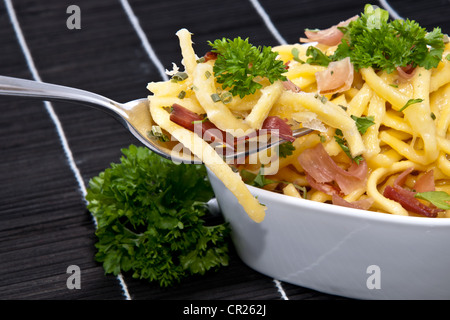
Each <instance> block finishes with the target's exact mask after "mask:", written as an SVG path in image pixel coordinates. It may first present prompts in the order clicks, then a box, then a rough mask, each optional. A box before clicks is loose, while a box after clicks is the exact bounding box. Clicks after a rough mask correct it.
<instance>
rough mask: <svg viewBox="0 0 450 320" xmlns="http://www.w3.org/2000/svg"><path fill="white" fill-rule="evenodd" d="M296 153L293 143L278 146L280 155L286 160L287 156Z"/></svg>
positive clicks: (288, 142)
mask: <svg viewBox="0 0 450 320" xmlns="http://www.w3.org/2000/svg"><path fill="white" fill-rule="evenodd" d="M294 151H295V146H294V144H293V143H292V142H291V141H287V142H283V143H281V144H280V145H279V146H278V155H279V156H280V157H281V158H286V157H287V156H290V155H292V153H293V152H294Z"/></svg>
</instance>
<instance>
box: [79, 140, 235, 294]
mask: <svg viewBox="0 0 450 320" xmlns="http://www.w3.org/2000/svg"><path fill="white" fill-rule="evenodd" d="M122 153H123V156H122V157H121V161H120V163H112V164H111V167H110V168H107V169H106V170H104V171H103V172H101V173H100V174H99V175H98V176H96V177H94V178H92V179H91V180H90V181H89V188H88V192H87V195H86V200H87V201H88V206H87V208H88V210H89V211H90V212H91V213H92V214H93V216H94V217H95V218H96V219H97V222H98V228H97V230H96V236H97V238H98V242H97V243H96V248H97V249H98V252H97V254H96V259H97V261H99V262H101V263H103V267H104V269H105V272H106V273H113V274H115V275H117V274H119V273H120V272H122V271H123V272H130V273H131V274H132V276H133V277H134V278H139V279H147V280H148V281H150V282H153V281H155V282H158V283H159V285H160V286H164V287H165V286H171V285H173V284H175V283H176V282H179V281H181V279H183V278H185V277H187V276H189V275H193V274H204V273H205V272H206V271H207V270H210V269H217V268H219V267H222V266H226V265H227V264H228V242H227V238H228V235H229V226H228V224H226V223H222V224H217V225H213V226H207V225H205V220H203V217H206V214H207V206H206V202H207V201H208V200H209V199H211V198H212V197H213V191H212V189H211V186H210V184H209V181H208V180H207V176H206V170H205V168H204V167H203V166H200V165H185V164H179V165H177V164H174V163H173V162H171V161H169V160H166V159H163V158H162V157H160V156H158V155H156V154H154V153H152V152H151V151H150V150H148V149H147V148H143V147H136V146H134V145H131V146H130V147H129V148H128V149H123V150H122Z"/></svg>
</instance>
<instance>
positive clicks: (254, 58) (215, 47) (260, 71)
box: [208, 37, 286, 98]
mask: <svg viewBox="0 0 450 320" xmlns="http://www.w3.org/2000/svg"><path fill="white" fill-rule="evenodd" d="M208 44H209V45H210V46H211V47H212V51H213V52H215V53H217V59H216V61H215V63H214V67H213V71H214V76H215V77H216V80H217V82H218V83H220V84H221V85H222V88H223V89H227V88H230V89H229V92H231V94H232V95H233V96H239V97H241V98H243V97H244V96H246V95H249V94H253V93H255V92H256V90H258V89H260V88H262V85H261V84H260V83H259V82H258V81H257V80H258V78H267V79H268V80H269V81H270V83H274V82H275V81H277V80H286V77H285V76H283V73H284V72H286V68H285V66H284V64H283V61H281V60H278V59H277V56H278V54H277V53H276V52H273V51H272V48H271V47H267V46H263V47H256V46H254V45H252V44H250V43H249V42H248V38H247V39H245V40H244V39H242V38H241V37H237V38H234V39H233V40H231V39H226V38H223V39H217V40H215V41H214V42H211V41H208Z"/></svg>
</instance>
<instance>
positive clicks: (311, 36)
mask: <svg viewBox="0 0 450 320" xmlns="http://www.w3.org/2000/svg"><path fill="white" fill-rule="evenodd" d="M356 19H358V16H357V15H356V16H353V17H351V18H349V19H347V20H345V21H341V22H340V23H338V24H337V25H334V26H332V27H330V28H328V29H324V30H318V31H315V30H305V35H306V39H305V38H300V42H315V41H316V42H318V43H321V44H325V45H327V46H335V45H337V44H339V43H340V42H341V39H342V36H343V35H344V34H343V33H342V32H341V30H339V29H338V28H339V27H345V26H347V25H348V24H349V23H350V22H352V21H353V20H356Z"/></svg>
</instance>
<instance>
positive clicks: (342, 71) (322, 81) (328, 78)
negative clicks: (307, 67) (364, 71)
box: [316, 57, 354, 94]
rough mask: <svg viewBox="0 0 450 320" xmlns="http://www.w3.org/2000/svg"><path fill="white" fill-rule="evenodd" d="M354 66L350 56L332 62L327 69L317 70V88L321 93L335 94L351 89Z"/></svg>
mask: <svg viewBox="0 0 450 320" xmlns="http://www.w3.org/2000/svg"><path fill="white" fill-rule="evenodd" d="M353 77H354V68H353V64H352V63H351V61H350V58H349V57H346V58H345V59H342V60H339V61H333V62H330V64H329V65H328V67H327V69H325V70H323V71H319V72H316V80H317V89H318V90H319V93H320V94H334V93H337V92H343V91H347V90H348V89H350V87H351V85H352V83H353Z"/></svg>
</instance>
